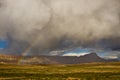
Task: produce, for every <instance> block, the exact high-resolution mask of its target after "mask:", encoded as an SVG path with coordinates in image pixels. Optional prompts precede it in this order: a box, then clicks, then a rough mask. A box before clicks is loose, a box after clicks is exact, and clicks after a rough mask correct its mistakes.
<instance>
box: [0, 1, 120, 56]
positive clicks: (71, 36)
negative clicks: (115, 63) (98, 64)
mask: <svg viewBox="0 0 120 80" xmlns="http://www.w3.org/2000/svg"><path fill="white" fill-rule="evenodd" d="M119 30H120V0H92V1H91V0H12V1H10V0H0V39H1V40H0V48H2V49H4V50H2V51H1V53H2V52H3V53H6V54H11V53H14V54H21V55H23V53H24V54H25V55H31V54H32V55H43V54H44V55H53V54H52V52H54V51H58V53H55V54H54V55H56V54H57V55H61V53H60V51H64V50H65V51H68V52H69V53H72V54H78V53H83V52H85V53H86V52H88V50H89V49H91V48H94V49H96V50H95V51H97V50H101V49H102V50H104V52H101V53H98V54H100V55H107V56H109V57H110V56H114V57H115V56H117V57H119V56H120V53H119V51H120V31H119ZM4 39H6V40H4ZM8 42H9V44H8ZM80 47H82V49H83V51H82V50H81V49H80ZM73 48H76V49H77V48H79V50H78V52H76V51H75V50H73ZM71 49H72V50H73V51H69V50H71ZM84 49H87V50H84ZM108 50H109V51H108ZM106 51H107V52H106ZM97 52H99V51H97Z"/></svg>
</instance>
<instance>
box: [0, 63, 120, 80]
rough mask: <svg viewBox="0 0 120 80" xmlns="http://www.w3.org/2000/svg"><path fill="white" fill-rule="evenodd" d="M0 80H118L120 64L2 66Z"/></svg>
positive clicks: (0, 65) (119, 79)
mask: <svg viewBox="0 0 120 80" xmlns="http://www.w3.org/2000/svg"><path fill="white" fill-rule="evenodd" d="M0 80H120V62H116V63H91V64H79V65H34V66H33V65H3V64H0Z"/></svg>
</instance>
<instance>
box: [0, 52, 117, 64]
mask: <svg viewBox="0 0 120 80" xmlns="http://www.w3.org/2000/svg"><path fill="white" fill-rule="evenodd" d="M113 61H114V62H116V61H118V60H117V59H114V60H113V59H103V58H101V57H99V56H98V55H97V54H96V53H94V52H93V53H90V54H86V55H84V56H79V57H77V56H43V55H41V56H12V55H0V63H1V64H18V63H19V64H80V63H91V62H113Z"/></svg>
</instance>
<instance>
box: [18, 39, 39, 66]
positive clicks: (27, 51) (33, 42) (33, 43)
mask: <svg viewBox="0 0 120 80" xmlns="http://www.w3.org/2000/svg"><path fill="white" fill-rule="evenodd" d="M39 38H40V37H37V38H36V39H34V40H33V41H32V43H31V44H30V45H29V46H28V47H27V48H26V49H25V50H24V51H23V52H22V53H21V57H20V59H19V60H18V62H17V64H21V63H22V60H23V58H24V57H25V56H27V55H28V54H29V51H30V50H31V49H32V47H33V46H34V45H35V44H36V43H37V42H38V41H39Z"/></svg>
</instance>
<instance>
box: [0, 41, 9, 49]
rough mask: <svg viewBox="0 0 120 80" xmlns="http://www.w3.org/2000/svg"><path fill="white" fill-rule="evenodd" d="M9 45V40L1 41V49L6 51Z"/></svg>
mask: <svg viewBox="0 0 120 80" xmlns="http://www.w3.org/2000/svg"><path fill="white" fill-rule="evenodd" d="M8 46H9V45H8V41H7V40H0V49H5V48H7V47H8Z"/></svg>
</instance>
